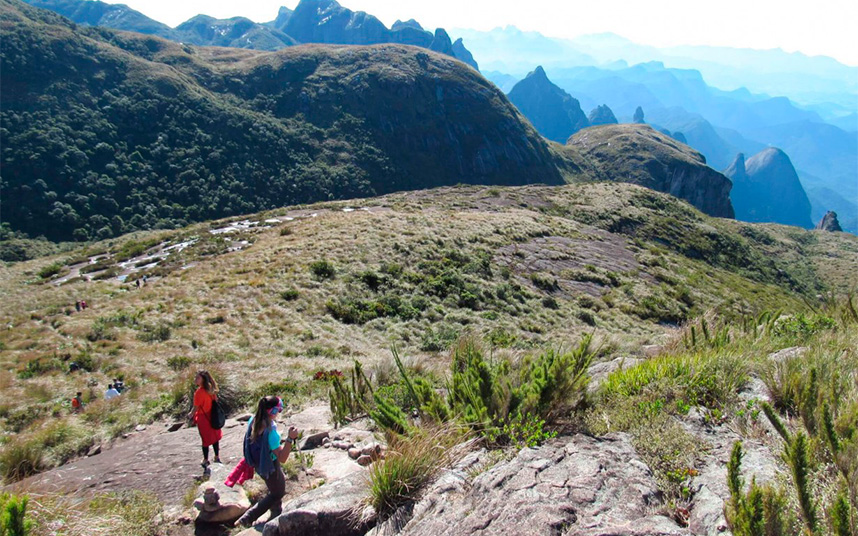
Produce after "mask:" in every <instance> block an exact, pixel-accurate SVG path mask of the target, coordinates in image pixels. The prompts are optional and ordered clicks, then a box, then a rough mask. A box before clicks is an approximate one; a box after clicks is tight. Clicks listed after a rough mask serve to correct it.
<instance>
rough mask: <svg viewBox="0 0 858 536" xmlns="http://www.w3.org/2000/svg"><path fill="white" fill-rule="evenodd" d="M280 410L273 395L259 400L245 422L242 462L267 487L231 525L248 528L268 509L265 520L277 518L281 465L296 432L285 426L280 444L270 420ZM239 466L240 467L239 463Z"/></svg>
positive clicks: (279, 402) (283, 485) (281, 491)
mask: <svg viewBox="0 0 858 536" xmlns="http://www.w3.org/2000/svg"><path fill="white" fill-rule="evenodd" d="M281 411H283V401H282V400H280V398H278V397H276V396H265V397H262V398H261V399H259V404H257V406H256V414H255V415H254V416H253V417H251V419H250V421H249V422H248V423H247V431H246V432H245V433H244V460H242V462H244V463H245V464H247V465H250V466H251V467H253V469H254V470H255V471H256V472H257V473H259V476H261V477H262V479H263V480H265V485H266V486H268V494H267V495H266V496H265V497H263V498H262V499H260V501H259V502H258V503H256V504H255V505H253V506H252V507H251V508H250V510H248V511H247V512H245V513H244V515H243V516H241V518H239V520H238V521H236V522H235V526H242V527H245V528H246V527H250V526H251V525H253V522H254V521H256V520H257V519H259V517H260V516H261V515H262V514H264V513H265V511H266V510H271V515H270V516H269V519H273V518H274V517H276V516H279V515H280V512H281V510H282V502H281V501H282V500H283V496H284V495H286V476H285V475H284V474H283V467H281V465H280V464H281V463H283V462H285V461H286V459H287V458H289V454H290V453H291V452H292V448H293V447H294V445H295V440H296V439H298V430H297V429H296V428H295V427H294V426H290V427H289V431H288V433H287V438H288V441H287V442H286V443H285V444H282V445H281V444H280V433H279V432H278V431H277V424H276V423H275V422H274V418H275V417H276V416H277V414H278V413H280V412H281ZM239 465H241V464H239Z"/></svg>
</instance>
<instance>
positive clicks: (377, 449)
mask: <svg viewBox="0 0 858 536" xmlns="http://www.w3.org/2000/svg"><path fill="white" fill-rule="evenodd" d="M360 453H361V455H363V456H369V457H370V458H372V460H373V461H374V460H377V459H378V458H379V457H380V456H381V446H380V445H379V444H378V443H370V444H369V445H366V446H365V447H363V448H362V449H361V451H360Z"/></svg>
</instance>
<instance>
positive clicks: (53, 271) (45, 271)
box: [36, 262, 65, 279]
mask: <svg viewBox="0 0 858 536" xmlns="http://www.w3.org/2000/svg"><path fill="white" fill-rule="evenodd" d="M64 268H65V264H63V263H61V262H55V263H53V264H49V265H47V266H45V267H43V268H42V269H40V270H39V271H38V272H36V275H38V276H39V277H41V278H42V279H50V278H51V277H53V276H55V275H57V274H58V273H60V272H62V271H63V269H64Z"/></svg>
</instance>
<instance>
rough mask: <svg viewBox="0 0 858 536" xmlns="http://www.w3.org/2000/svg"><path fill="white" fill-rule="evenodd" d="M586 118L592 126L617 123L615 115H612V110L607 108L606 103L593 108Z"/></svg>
mask: <svg viewBox="0 0 858 536" xmlns="http://www.w3.org/2000/svg"><path fill="white" fill-rule="evenodd" d="M588 120H589V121H590V125H592V126H596V125H616V124H617V116H615V115H614V112H613V110H611V109H610V108H608V105H607V104H600V105H599V106H596V107H595V108H593V110H592V111H591V112H590V116H589V117H588Z"/></svg>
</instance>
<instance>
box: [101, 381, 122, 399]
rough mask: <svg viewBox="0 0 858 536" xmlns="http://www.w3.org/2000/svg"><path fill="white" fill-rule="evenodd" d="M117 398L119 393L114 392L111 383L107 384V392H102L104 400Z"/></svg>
mask: <svg viewBox="0 0 858 536" xmlns="http://www.w3.org/2000/svg"><path fill="white" fill-rule="evenodd" d="M117 396H119V391H117V390H116V388H115V387H114V386H113V384H112V383H111V384H108V385H107V391H105V392H104V399H105V400H113V399H114V398H116V397H117Z"/></svg>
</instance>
